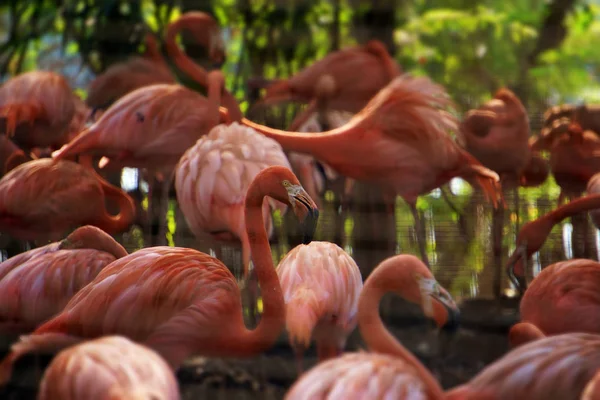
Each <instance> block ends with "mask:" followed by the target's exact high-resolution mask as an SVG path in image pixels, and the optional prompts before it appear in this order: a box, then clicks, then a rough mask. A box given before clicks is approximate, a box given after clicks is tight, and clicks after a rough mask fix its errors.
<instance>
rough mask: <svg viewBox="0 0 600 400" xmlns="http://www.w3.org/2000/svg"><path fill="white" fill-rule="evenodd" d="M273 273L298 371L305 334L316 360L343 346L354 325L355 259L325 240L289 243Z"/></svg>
mask: <svg viewBox="0 0 600 400" xmlns="http://www.w3.org/2000/svg"><path fill="white" fill-rule="evenodd" d="M277 275H279V281H280V282H281V288H282V289H283V298H284V300H285V304H286V328H287V331H288V335H289V340H290V344H291V346H292V348H293V349H294V351H295V353H296V357H297V362H298V371H302V357H303V354H304V351H305V350H306V349H307V348H308V346H309V345H310V341H311V338H314V339H315V340H316V342H317V352H318V356H319V360H320V361H324V360H326V359H328V358H331V357H335V356H337V355H339V354H341V352H342V351H343V350H344V347H345V346H346V339H347V337H348V335H349V334H350V333H351V332H352V331H353V330H354V328H355V327H356V322H357V320H356V313H357V309H358V296H359V295H360V292H361V290H362V286H363V282H362V276H361V274H360V269H359V268H358V265H356V262H355V261H354V260H353V259H352V257H350V255H349V254H348V253H346V252H345V251H344V250H343V249H342V248H340V247H339V246H338V245H336V244H334V243H329V242H314V241H313V242H310V243H309V244H308V245H304V244H301V245H299V246H296V247H294V248H293V249H292V250H291V251H290V252H289V253H287V254H286V256H285V257H284V258H283V259H282V260H281V261H280V262H279V265H278V266H277Z"/></svg>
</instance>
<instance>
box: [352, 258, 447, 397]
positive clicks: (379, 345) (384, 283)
mask: <svg viewBox="0 0 600 400" xmlns="http://www.w3.org/2000/svg"><path fill="white" fill-rule="evenodd" d="M397 268H398V266H397V265H394V264H386V265H381V266H379V267H378V268H376V269H375V270H374V271H373V272H372V273H371V276H369V278H368V279H367V281H366V282H365V285H364V286H363V290H362V292H361V295H360V299H359V302H358V326H359V329H360V332H361V335H362V336H363V338H364V340H365V342H366V343H367V346H368V347H369V349H370V350H371V351H374V352H377V353H383V354H389V355H392V356H395V357H399V358H401V359H403V360H404V361H406V362H407V363H408V364H410V365H411V366H412V367H413V368H415V370H416V371H417V374H418V375H419V377H420V378H421V380H422V381H423V382H424V383H425V385H426V386H427V388H428V389H429V391H430V394H431V395H432V396H433V398H436V399H442V398H443V397H444V392H443V390H442V388H441V387H440V385H439V383H438V382H437V381H436V380H435V378H434V377H433V376H432V375H431V373H430V372H429V371H428V370H427V369H426V368H425V367H424V366H423V364H422V363H421V362H420V361H419V360H418V359H417V358H416V357H415V356H414V355H413V354H412V353H411V352H410V351H408V350H407V349H406V348H405V347H404V346H402V344H401V343H400V342H399V341H398V340H396V338H395V337H394V336H393V335H392V334H391V333H390V331H388V330H387V328H386V327H385V325H384V324H383V321H382V320H381V316H380V314H379V303H380V302H381V298H382V297H383V295H384V294H386V293H388V292H397V291H398V287H397V285H398V279H395V278H392V279H391V277H390V275H397V271H394V269H397Z"/></svg>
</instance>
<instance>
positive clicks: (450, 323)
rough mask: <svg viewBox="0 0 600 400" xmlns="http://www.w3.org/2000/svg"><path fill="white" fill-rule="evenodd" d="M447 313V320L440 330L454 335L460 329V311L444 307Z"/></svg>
mask: <svg viewBox="0 0 600 400" xmlns="http://www.w3.org/2000/svg"><path fill="white" fill-rule="evenodd" d="M445 307H446V310H447V311H448V320H447V321H446V323H445V324H444V325H443V326H442V328H441V329H442V330H443V331H445V332H449V333H454V332H456V331H457V330H458V328H459V327H460V310H459V309H458V308H456V309H454V308H451V307H448V306H445Z"/></svg>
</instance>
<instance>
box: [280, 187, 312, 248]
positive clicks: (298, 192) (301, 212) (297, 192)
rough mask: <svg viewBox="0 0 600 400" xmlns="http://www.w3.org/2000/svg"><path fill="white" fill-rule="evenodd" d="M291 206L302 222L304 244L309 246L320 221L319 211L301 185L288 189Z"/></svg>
mask: <svg viewBox="0 0 600 400" xmlns="http://www.w3.org/2000/svg"><path fill="white" fill-rule="evenodd" d="M287 191H288V197H289V200H290V204H291V205H292V208H293V209H294V214H296V217H298V220H299V221H300V228H301V230H302V243H304V244H308V243H310V242H311V241H312V239H313V237H314V234H315V231H316V229H317V222H318V221H319V209H318V208H317V205H316V204H315V202H314V201H313V199H311V198H310V196H309V195H308V193H306V191H305V190H304V188H303V187H302V186H301V185H291V186H289V187H287Z"/></svg>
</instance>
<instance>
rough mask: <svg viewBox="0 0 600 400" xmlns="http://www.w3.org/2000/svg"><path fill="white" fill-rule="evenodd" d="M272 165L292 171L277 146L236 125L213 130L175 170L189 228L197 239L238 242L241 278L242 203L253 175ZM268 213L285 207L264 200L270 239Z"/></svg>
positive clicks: (246, 245)
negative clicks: (209, 238)
mask: <svg viewBox="0 0 600 400" xmlns="http://www.w3.org/2000/svg"><path fill="white" fill-rule="evenodd" d="M271 165H281V166H284V167H287V168H291V167H290V164H289V162H288V160H287V158H286V156H285V154H284V153H283V150H282V149H281V146H280V145H279V143H277V142H276V141H274V140H273V139H269V138H267V137H265V136H263V135H261V134H260V133H258V132H256V131H255V130H254V129H252V128H248V127H246V126H242V125H239V124H237V123H235V122H234V123H233V124H231V125H217V126H215V127H214V128H213V129H212V130H211V131H210V132H209V133H208V134H207V135H205V136H202V137H201V138H200V139H198V141H197V142H196V144H195V145H194V146H192V147H190V148H189V149H188V150H187V151H186V152H185V154H184V155H183V156H182V157H181V159H180V160H179V164H178V165H177V167H176V169H175V189H176V191H177V201H178V203H179V207H180V208H181V211H182V212H183V215H184V216H185V219H186V222H187V224H188V226H189V227H190V229H191V230H192V232H193V233H194V234H195V235H196V236H197V237H202V235H203V234H205V233H206V232H208V233H210V234H211V235H213V237H214V238H216V239H221V238H228V236H231V234H233V236H234V238H235V239H238V240H240V241H241V243H242V259H243V263H244V276H247V273H248V268H249V265H250V240H249V239H248V236H247V235H246V224H245V221H244V198H245V197H246V192H247V191H248V187H249V186H250V184H251V183H252V181H253V180H254V178H255V177H256V175H257V174H258V173H259V172H260V171H261V170H263V169H265V168H267V167H269V166H271ZM271 208H278V209H280V210H281V211H285V210H286V207H285V206H284V205H283V204H281V203H278V202H274V201H273V200H267V199H265V201H264V204H263V217H264V221H265V223H266V229H267V232H268V234H269V236H270V235H271V232H272V230H273V225H272V220H271V214H270V209H271Z"/></svg>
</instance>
